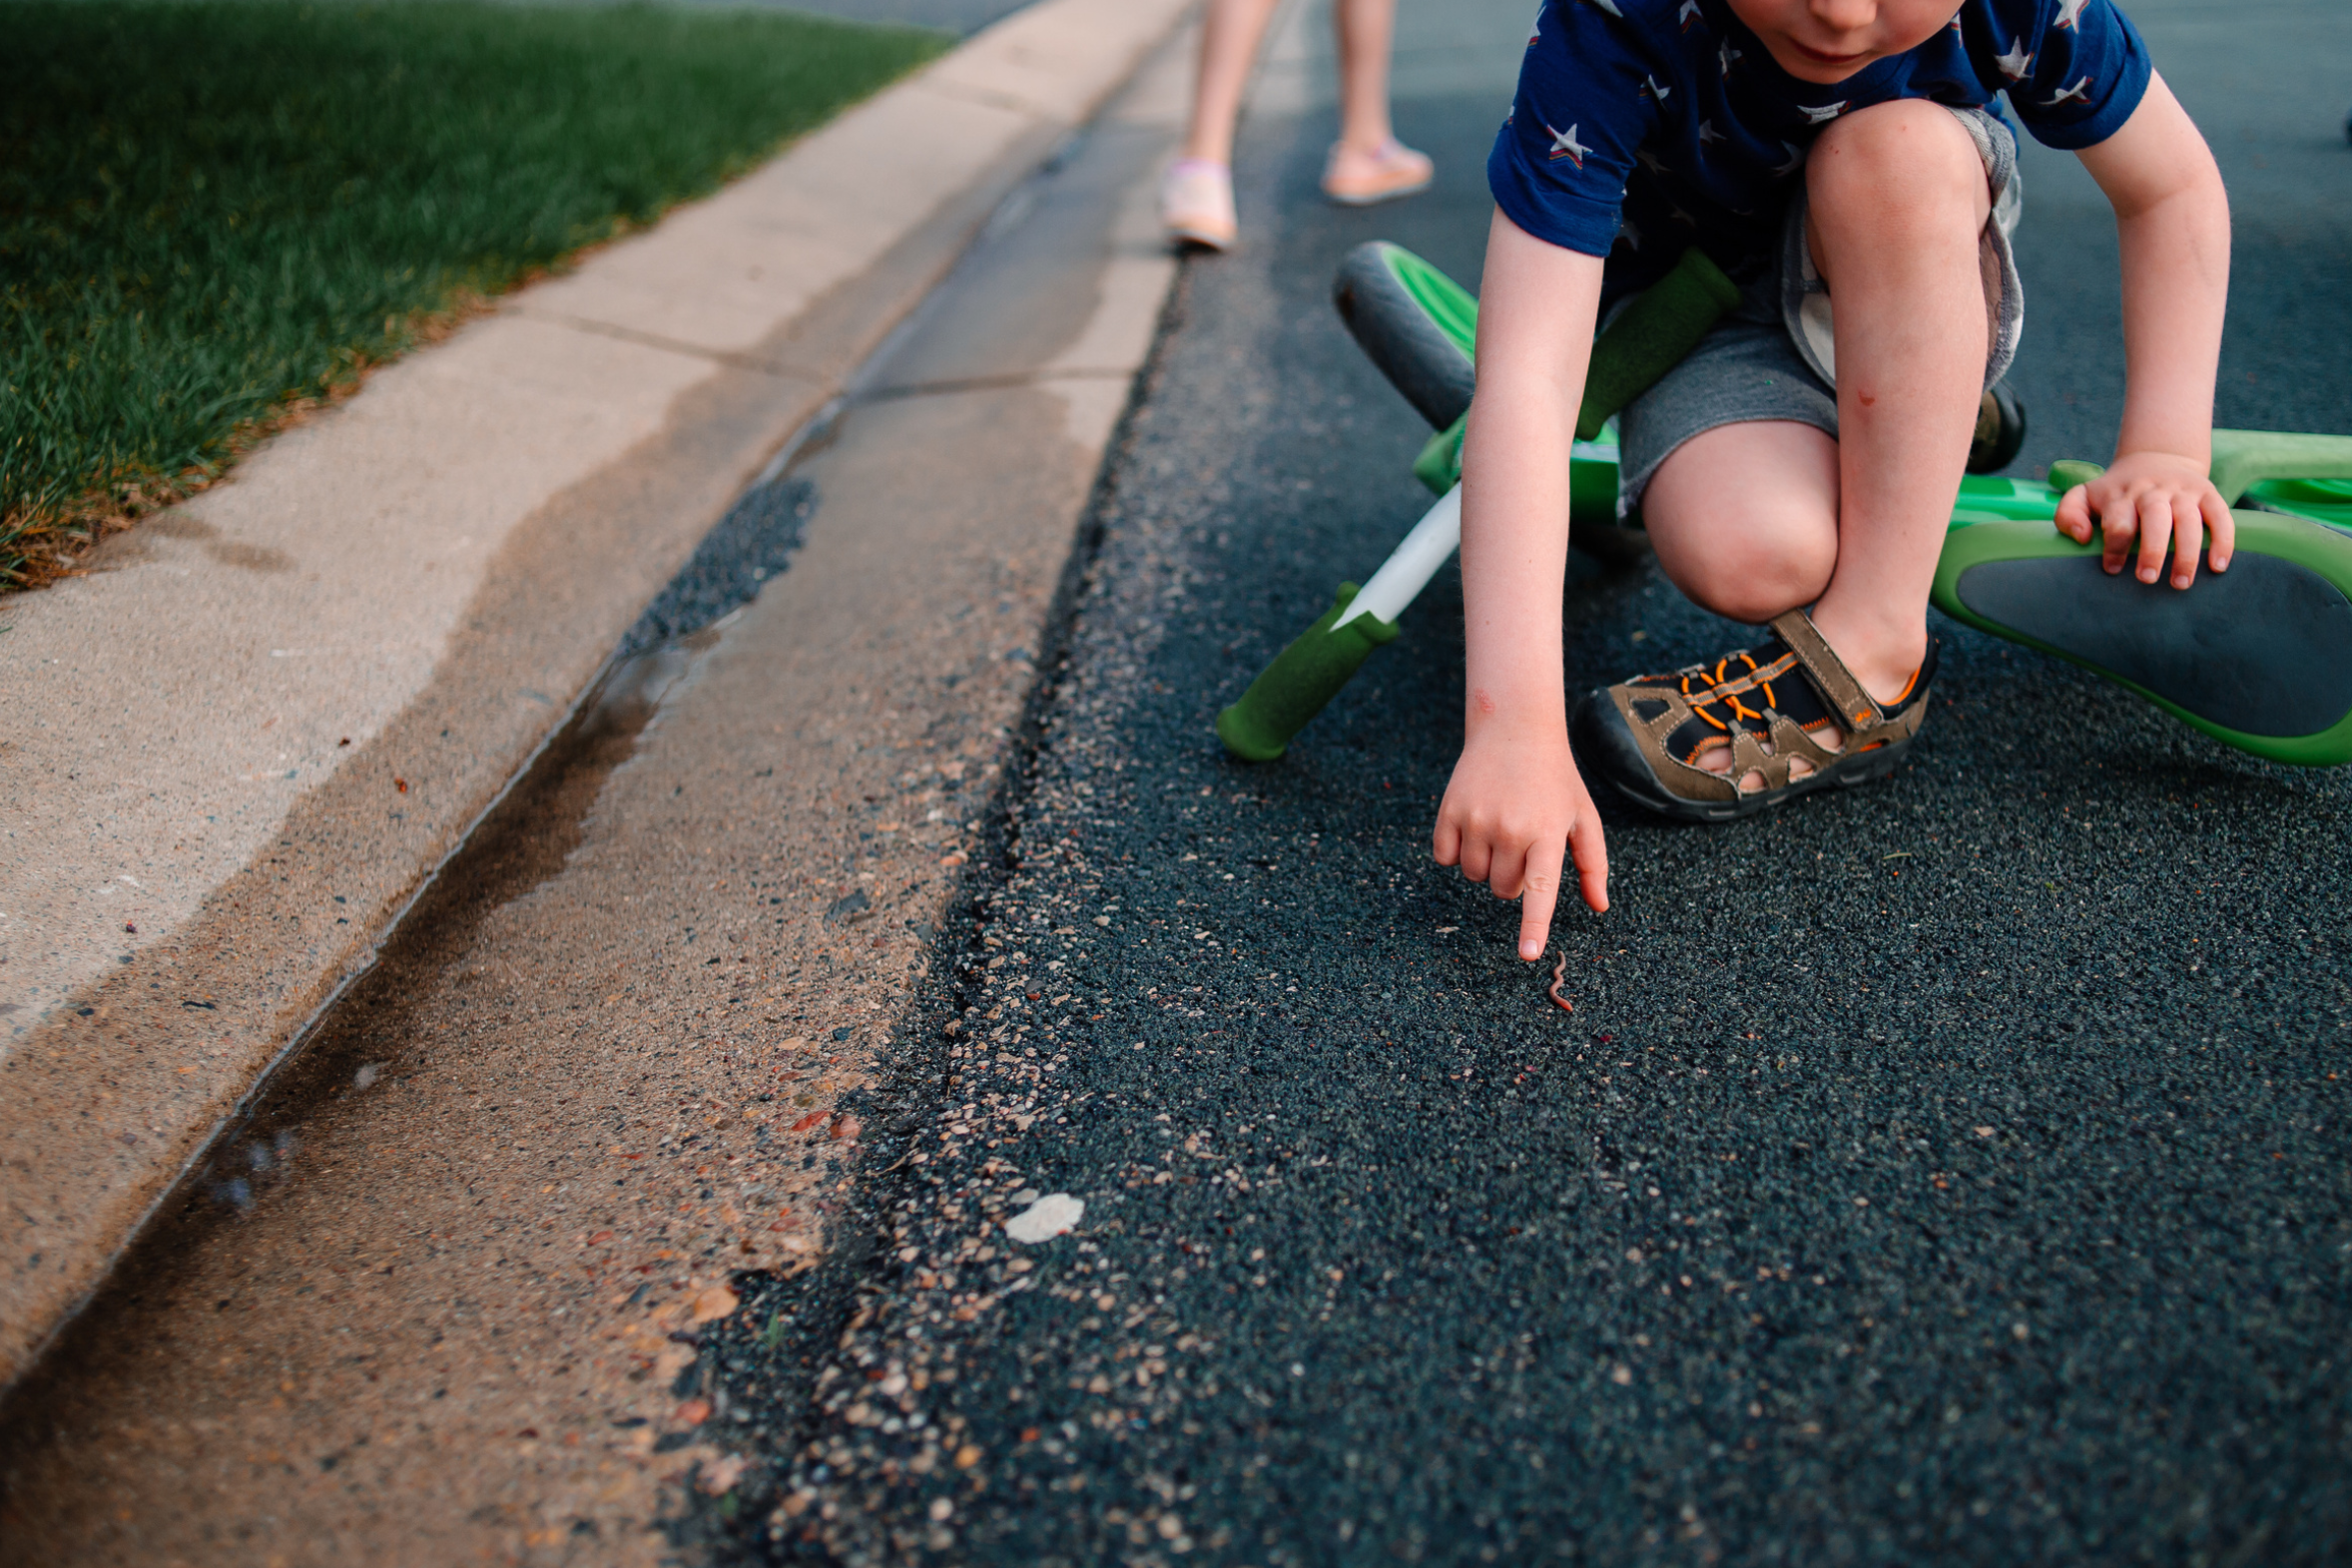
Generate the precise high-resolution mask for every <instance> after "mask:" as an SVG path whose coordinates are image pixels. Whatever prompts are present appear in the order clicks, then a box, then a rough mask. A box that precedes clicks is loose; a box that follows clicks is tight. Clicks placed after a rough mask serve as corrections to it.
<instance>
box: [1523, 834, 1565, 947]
mask: <svg viewBox="0 0 2352 1568" xmlns="http://www.w3.org/2000/svg"><path fill="white" fill-rule="evenodd" d="M1567 852H1568V846H1567V844H1566V843H1565V842H1564V841H1563V840H1561V839H1558V838H1543V839H1538V840H1537V841H1536V842H1535V843H1533V844H1531V845H1529V846H1528V849H1527V869H1526V879H1525V880H1526V885H1525V887H1524V888H1523V889H1522V891H1521V893H1520V896H1519V957H1521V958H1522V959H1524V960H1526V961H1527V962H1528V963H1533V962H1534V961H1535V960H1536V959H1538V958H1540V957H1542V956H1543V949H1544V948H1545V947H1547V946H1549V945H1550V944H1551V913H1552V910H1553V909H1554V908H1556V907H1557V906H1558V903H1559V873H1560V862H1561V861H1562V860H1564V859H1565V858H1566V857H1567Z"/></svg>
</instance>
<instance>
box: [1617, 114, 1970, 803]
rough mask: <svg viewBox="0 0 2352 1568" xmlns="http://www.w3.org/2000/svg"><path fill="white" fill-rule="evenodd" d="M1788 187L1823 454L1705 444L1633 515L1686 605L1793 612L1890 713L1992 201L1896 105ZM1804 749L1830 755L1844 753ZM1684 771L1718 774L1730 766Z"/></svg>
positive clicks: (1705, 439) (1960, 418)
mask: <svg viewBox="0 0 2352 1568" xmlns="http://www.w3.org/2000/svg"><path fill="white" fill-rule="evenodd" d="M1806 179H1807V191H1806V194H1807V197H1808V198H1809V201H1810V204H1811V211H1812V228H1811V240H1812V246H1813V257H1814V261H1815V263H1816V264H1817V265H1819V267H1820V268H1821V273H1822V276H1823V278H1824V279H1825V280H1826V281H1827V282H1828V283H1829V287H1830V296H1831V298H1832V299H1834V300H1835V301H1836V304H1837V309H1836V315H1835V319H1836V329H1837V360H1838V363H1837V370H1838V424H1839V439H1837V440H1835V441H1832V440H1831V439H1830V438H1829V437H1828V436H1827V435H1825V434H1823V433H1822V432H1821V431H1819V430H1816V429H1814V428H1813V427H1812V426H1811V425H1805V424H1796V423H1791V422H1788V421H1782V420H1755V421H1749V422H1745V423H1741V424H1732V425H1723V426H1719V427H1718V428H1716V429H1713V430H1709V431H1706V432H1705V433H1703V434H1701V435H1697V436H1694V437H1692V438H1691V439H1690V440H1688V441H1686V442H1684V443H1683V444H1682V445H1681V446H1679V447H1677V448H1675V450H1674V452H1673V453H1672V455H1670V456H1669V457H1667V459H1666V460H1665V461H1664V462H1663V463H1661V464H1659V465H1658V471H1657V473H1656V474H1655V475H1653V476H1652V477H1651V479H1650V483H1649V488H1648V489H1647V490H1646V491H1645V492H1643V495H1642V498H1641V510H1642V516H1643V519H1644V520H1645V521H1646V523H1647V524H1648V527H1649V532H1650V540H1651V543H1652V544H1653V545H1654V546H1655V547H1656V550H1657V554H1658V563H1659V565H1660V566H1661V567H1663V568H1664V570H1665V573H1666V575H1667V577H1668V578H1670V579H1671V580H1672V581H1673V583H1674V585H1675V586H1676V587H1678V588H1680V589H1681V590H1682V591H1683V592H1684V593H1686V594H1688V595H1689V596H1690V597H1691V599H1693V600H1694V601H1696V602H1697V603H1698V604H1701V605H1703V606H1705V607H1706V608H1707V609H1710V610H1712V611H1714V612H1715V613H1716V614H1718V615H1722V616H1728V617H1730V618H1731V619H1732V620H1735V621H1745V622H1748V623H1750V624H1752V625H1761V624H1762V623H1764V622H1766V621H1769V620H1771V619H1772V618H1773V617H1774V616H1777V615H1780V614H1782V613H1783V612H1785V611H1788V610H1793V609H1796V608H1798V607H1799V606H1802V605H1811V606H1812V607H1813V624H1814V625H1815V626H1816V627H1818V628H1819V629H1820V631H1821V635H1822V636H1823V637H1824V638H1826V639H1827V640H1828V642H1829V645H1830V647H1832V648H1833V649H1835V650H1836V651H1837V654H1838V657H1839V658H1840V659H1842V660H1844V661H1845V664H1846V667H1847V668H1848V669H1849V670H1851V671H1853V672H1854V675H1855V677H1856V678H1857V679H1859V680H1860V681H1861V682H1862V684H1863V685H1864V686H1865V687H1867V688H1869V690H1870V691H1871V693H1872V695H1874V696H1876V697H1879V698H1882V699H1886V700H1892V699H1894V698H1896V697H1899V696H1900V695H1902V692H1903V689H1904V687H1905V686H1906V685H1907V684H1909V682H1910V680H1911V677H1912V674H1913V672H1914V671H1916V670H1918V669H1919V666H1920V661H1921V660H1922V659H1923V658H1925V657H1926V654H1927V613H1928V589H1929V587H1930V585H1931V584H1932V583H1933V582H1934V580H1935V575H1936V559H1937V557H1938V555H1939V554H1941V553H1942V551H1943V548H1944V534H1945V530H1946V528H1947V527H1948V526H1949V523H1950V520H1951V516H1952V504H1953V502H1954V500H1955V499H1957V497H1958V495H1959V491H1960V477H1961V473H1962V471H1963V469H1964V468H1965V466H1966V464H1967V461H1968V449H1969V441H1970V439H1971V438H1972V436H1973V435H1974V433H1975V429H1976V419H1977V407H1978V401H1979V398H1980V395H1981V394H1982V392H1983V390H1984V381H1985V351H1986V337H1985V332H1986V325H1985V286H1984V282H1983V279H1982V276H1981V274H1980V273H1979V270H1978V267H1979V264H1980V263H1979V261H1978V249H1977V243H1978V237H1979V236H1980V235H1981V234H1982V233H1983V231H1984V228H1985V222H1986V220H1987V218H1988V217H1989V216H1990V214H1991V210H1992V194H1991V192H1990V190H1989V189H1988V187H1987V185H1986V181H1985V165H1984V161H1983V159H1981V158H1980V157H1979V156H1978V154H1977V149H1976V144H1975V143H1974V142H1973V141H1971V140H1970V138H1969V134H1968V133H1967V132H1966V131H1965V130H1963V129H1961V127H1960V124H1959V122H1957V121H1956V120H1954V119H1953V117H1952V115H1951V113H1950V112H1949V111H1947V110H1945V109H1942V108H1940V107H1938V106H1937V105H1934V104H1928V103H1920V102H1915V101H1899V102H1896V103H1892V104H1884V105H1880V106H1877V107H1875V108H1871V109H1865V110H1862V111H1860V112H1859V113H1856V114H1853V115H1849V116H1847V117H1846V118H1845V119H1843V120H1840V121H1838V122H1837V123H1836V124H1834V125H1833V126H1831V127H1830V128H1829V129H1828V130H1827V131H1824V132H1823V133H1822V135H1821V139H1820V140H1819V141H1818V142H1816V143H1815V144H1814V148H1813V155H1812V158H1811V159H1810V161H1809V162H1808V165H1807V171H1806ZM1815 740H1816V741H1818V742H1819V743H1820V744H1821V745H1822V746H1824V747H1826V748H1828V749H1829V750H1831V751H1835V750H1837V748H1838V747H1839V746H1840V745H1841V744H1843V741H1844V737H1843V736H1842V735H1841V734H1839V732H1838V731H1837V729H1836V728H1835V727H1834V726H1833V727H1831V728H1829V729H1827V730H1825V731H1822V732H1820V733H1818V734H1817V735H1816V736H1815ZM1692 761H1693V762H1695V763H1696V764H1698V766H1700V767H1702V768H1706V769H1709V770H1711V771H1718V772H1720V771H1722V770H1724V769H1727V768H1729V767H1730V765H1731V752H1730V748H1729V747H1715V748H1711V749H1708V750H1705V751H1702V752H1700V753H1699V754H1698V755H1697V756H1696V757H1694V758H1693V759H1692ZM1808 771H1809V770H1808V769H1806V768H1805V766H1804V764H1803V762H1802V760H1800V761H1799V762H1798V763H1797V764H1796V765H1794V766H1793V767H1792V768H1791V770H1790V773H1791V777H1793V778H1803V777H1804V775H1805V773H1806V772H1808ZM1761 783H1762V780H1760V779H1751V780H1748V781H1742V786H1743V787H1746V786H1749V785H1750V784H1761Z"/></svg>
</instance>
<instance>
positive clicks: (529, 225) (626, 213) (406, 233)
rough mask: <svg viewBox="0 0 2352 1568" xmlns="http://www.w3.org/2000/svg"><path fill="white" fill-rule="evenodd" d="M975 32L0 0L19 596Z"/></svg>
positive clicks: (5, 391) (630, 11)
mask: <svg viewBox="0 0 2352 1568" xmlns="http://www.w3.org/2000/svg"><path fill="white" fill-rule="evenodd" d="M950 42H951V40H950V39H948V38H947V37H945V36H944V35H941V34H934V33H928V32H920V31H915V30H911V29H904V28H874V27H861V26H855V25H850V24H845V23H837V22H831V21H825V20H820V19H817V18H813V17H800V16H792V15H784V14H778V13H775V12H751V11H721V10H710V9H665V8H658V7H647V6H628V7H621V8H609V7H578V8H572V7H565V8H555V7H537V6H530V7H523V6H517V7H506V6H495V5H474V4H452V3H446V0H403V3H397V4H391V5H368V4H356V3H339V0H329V3H326V4H294V3H287V0H229V3H222V0H179V3H164V4H153V3H130V4H126V3H120V0H65V3H45V4H19V3H10V0H0V585H11V586H13V585H21V584H23V583H25V582H27V581H30V580H35V579H37V578H38V577H39V576H40V575H41V574H42V573H43V571H44V570H45V569H47V568H49V567H52V566H53V565H54V563H55V560H56V556H57V551H58V549H59V548H60V546H61V545H70V543H71V542H72V540H73V539H75V538H76V537H78V536H80V535H84V534H86V533H87V532H88V531H89V529H90V527H91V526H92V525H93V524H94V523H95V522H97V521H99V520H101V519H103V518H106V517H108V516H110V515H112V516H120V515H123V514H124V513H125V512H128V511H136V510H137V509H139V508H140V507H141V506H143V505H148V504H153V502H154V501H156V500H158V499H161V498H166V497H168V496H169V495H170V494H172V493H173V492H174V490H175V488H176V487H177V486H180V485H182V484H184V483H185V482H187V480H188V479H189V477H190V476H192V475H193V476H196V477H202V476H205V475H209V474H211V473H213V472H216V471H217V470H218V468H219V466H220V465H221V464H222V463H223V461H224V460H225V459H227V458H228V457H229V456H231V455H232V454H233V452H234V450H235V449H236V446H237V444H238V442H239V440H240V439H241V437H243V436H246V435H250V434H251V433H252V432H253V431H255V430H256V429H258V428H265V427H266V426H267V422H268V421H269V420H270V419H271V418H272V417H273V416H274V415H276V414H278V413H280V412H281V411H282V410H284V409H285V408H286V406H287V405H288V404H290V403H293V402H296V401H298V400H300V399H304V398H314V397H318V396H321V395H325V394H329V393H331V392H332V391H334V390H335V389H336V388H337V387H338V386H342V385H346V384H348V383H349V382H350V381H351V379H352V378H353V377H354V375H355V374H356V373H357V371H358V370H359V369H361V368H362V367H364V366H365V365H367V364H369V363H372V362H375V361H379V360H382V359H385V358H388V357H390V356H392V355H394V354H397V353H399V352H400V351H401V350H402V349H403V348H406V347H408V346H410V345H411V344H412V343H413V342H415V341H416V339H417V337H418V335H419V333H420V332H423V331H429V330H430V328H431V326H432V324H433V323H434V321H435V320H436V318H444V317H445V316H446V313H447V312H448V311H450V310H451V309H452V308H455V307H458V306H461V305H463V304H464V303H465V302H466V301H467V300H468V299H470V298H473V297H478V296H479V295H481V294H486V293H491V292H495V291H497V290H499V289H502V288H505V287H509V286H511V285H512V284H514V283H515V282H516V281H517V280H519V279H521V278H524V277H526V276H528V275H530V274H531V273H532V272H534V271H536V270H538V269H540V268H544V267H547V266H549V265H551V264H553V263H556V262H559V261H561V260H562V259H563V258H564V257H565V256H566V255H567V254H569V253H571V252H573V251H576V250H578V249H579V248H580V247H582V246H585V245H591V244H594V243H596V242H599V241H602V240H606V239H609V238H611V237H612V236H613V235H615V234H616V233H621V232H624V231H626V230H627V229H628V228H630V227H632V226H635V225H641V224H644V223H646V222H649V221H650V220H652V219H654V218H656V217H658V216H659V215H660V214H661V213H662V212H663V210H664V209H666V208H668V207H670V206H672V205H673V204H675V203H677V202H679V201H682V200H685V199H688V198H691V197H695V196H699V195H701V194H703V193H705V192H708V191H710V190H712V189H713V188H714V187H716V186H718V185H719V184H721V183H722V182H723V181H725V180H726V179H728V178H729V177H730V176H732V175H735V174H739V173H741V172H742V171H744V170H745V169H747V168H749V167H751V166H753V165H755V164H757V163H758V162H759V161H760V160H761V159H763V158H765V157H766V156H768V155H769V154H770V153H772V152H773V151H774V150H775V149H776V148H777V147H778V146H779V145H780V144H781V143H783V142H785V141H786V140H788V139H789V138H791V137H793V136H795V135H796V134H798V133H800V132H803V131H806V130H808V129H809V128H811V127H813V126H815V125H817V124H819V123H821V122H822V121H824V120H825V119H827V118H828V117H829V116H831V115H832V114H834V113H835V112H836V111H838V110H839V109H841V108H842V107H843V106H845V105H847V104H849V103H852V102H854V101H856V100H857V99H859V98H862V97H865V96H866V95H867V94H869V93H872V92H873V91H874V90H875V89H877V88H879V87H881V86H882V85H883V84H884V83H887V82H888V81H890V80H891V79H892V78H894V77H896V76H898V75H900V74H902V73H903V72H905V71H907V70H909V69H910V68H912V67H913V66H915V65H917V64H919V63H921V62H922V61H924V60H927V59H929V58H931V57H932V56H934V55H936V54H938V53H939V52H940V51H942V50H943V49H945V48H946V47H947V46H948V45H949V43H950Z"/></svg>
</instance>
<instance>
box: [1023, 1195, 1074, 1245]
mask: <svg viewBox="0 0 2352 1568" xmlns="http://www.w3.org/2000/svg"><path fill="white" fill-rule="evenodd" d="M1085 1213H1086V1205H1085V1202H1084V1201H1083V1200H1082V1199H1077V1198H1072V1197H1071V1196H1070V1195H1069V1194H1068V1193H1047V1194H1046V1195H1045V1196H1044V1197H1042V1198H1040V1199H1038V1200H1037V1201H1036V1202H1035V1203H1033V1204H1031V1205H1029V1207H1028V1208H1026V1209H1023V1210H1022V1211H1021V1212H1020V1213H1019V1214H1016V1215H1014V1216H1013V1217H1012V1218H1011V1219H1009V1220H1007V1221H1005V1222H1004V1234H1005V1235H1006V1236H1009V1237H1011V1238H1012V1239H1013V1240H1014V1241H1016V1242H1019V1243H1021V1244H1022V1245H1024V1246H1028V1247H1035V1246H1036V1245H1038V1244H1039V1243H1040V1242H1050V1241H1052V1240H1053V1239H1054V1238H1055V1237H1057V1236H1067V1235H1068V1234H1069V1233H1070V1232H1072V1231H1075V1230H1076V1229H1077V1228H1078V1221H1079V1219H1080V1218H1081V1217H1082V1216H1084V1214H1085Z"/></svg>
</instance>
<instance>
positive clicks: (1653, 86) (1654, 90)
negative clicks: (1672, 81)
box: [1642, 76, 1674, 104]
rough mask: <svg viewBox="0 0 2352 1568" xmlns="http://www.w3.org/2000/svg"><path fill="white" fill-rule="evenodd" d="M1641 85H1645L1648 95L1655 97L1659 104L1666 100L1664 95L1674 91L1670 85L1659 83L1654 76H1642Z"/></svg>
mask: <svg viewBox="0 0 2352 1568" xmlns="http://www.w3.org/2000/svg"><path fill="white" fill-rule="evenodd" d="M1642 85H1643V86H1644V87H1647V88H1648V89H1649V91H1650V96H1651V97H1652V98H1655V99H1656V100H1657V101H1658V102H1659V103H1661V104H1662V103H1664V102H1665V101H1666V95H1667V94H1668V93H1671V92H1673V91H1674V89H1672V88H1671V87H1667V86H1664V85H1663V84H1661V83H1660V82H1659V81H1658V79H1657V78H1656V77H1654V76H1649V77H1644V78H1642Z"/></svg>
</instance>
